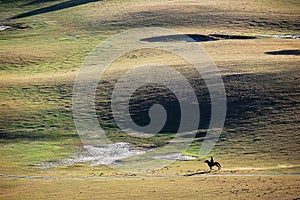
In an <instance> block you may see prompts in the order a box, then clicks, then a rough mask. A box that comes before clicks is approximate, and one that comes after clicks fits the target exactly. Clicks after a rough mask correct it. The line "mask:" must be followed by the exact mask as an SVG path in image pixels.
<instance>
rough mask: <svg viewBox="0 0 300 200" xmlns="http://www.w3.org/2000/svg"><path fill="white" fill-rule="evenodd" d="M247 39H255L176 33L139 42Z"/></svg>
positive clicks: (250, 37)
mask: <svg viewBox="0 0 300 200" xmlns="http://www.w3.org/2000/svg"><path fill="white" fill-rule="evenodd" d="M221 39H223V40H247V39H256V37H255V36H244V35H221V34H210V35H201V34H178V35H164V36H157V37H150V38H143V39H141V40H140V41H141V42H209V41H215V40H221Z"/></svg>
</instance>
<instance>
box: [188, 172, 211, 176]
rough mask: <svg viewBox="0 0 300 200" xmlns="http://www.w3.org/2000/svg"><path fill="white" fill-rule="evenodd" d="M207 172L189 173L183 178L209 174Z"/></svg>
mask: <svg viewBox="0 0 300 200" xmlns="http://www.w3.org/2000/svg"><path fill="white" fill-rule="evenodd" d="M209 173H210V172H209V171H202V172H196V173H190V174H184V175H183V176H195V175H201V174H209Z"/></svg>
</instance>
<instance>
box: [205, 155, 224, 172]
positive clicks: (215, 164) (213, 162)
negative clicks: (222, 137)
mask: <svg viewBox="0 0 300 200" xmlns="http://www.w3.org/2000/svg"><path fill="white" fill-rule="evenodd" d="M204 162H205V163H207V165H208V166H209V169H210V170H212V169H213V166H217V167H218V170H221V165H220V163H218V162H215V161H214V159H213V157H210V161H209V160H206V161H204Z"/></svg>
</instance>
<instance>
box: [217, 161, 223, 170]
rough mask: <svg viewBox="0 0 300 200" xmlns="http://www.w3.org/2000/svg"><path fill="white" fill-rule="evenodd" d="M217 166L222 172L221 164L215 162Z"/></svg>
mask: <svg viewBox="0 0 300 200" xmlns="http://www.w3.org/2000/svg"><path fill="white" fill-rule="evenodd" d="M215 164H216V166H217V167H218V170H220V169H221V168H222V166H221V165H220V163H218V162H215Z"/></svg>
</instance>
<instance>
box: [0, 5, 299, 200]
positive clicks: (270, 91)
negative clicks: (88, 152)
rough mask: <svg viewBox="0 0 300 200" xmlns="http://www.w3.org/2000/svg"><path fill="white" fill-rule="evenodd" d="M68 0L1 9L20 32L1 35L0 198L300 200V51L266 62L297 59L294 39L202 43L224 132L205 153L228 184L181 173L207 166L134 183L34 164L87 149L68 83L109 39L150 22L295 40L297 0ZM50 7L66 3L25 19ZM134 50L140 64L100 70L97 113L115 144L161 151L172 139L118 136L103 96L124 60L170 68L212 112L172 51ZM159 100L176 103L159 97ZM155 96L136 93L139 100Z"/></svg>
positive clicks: (184, 167)
mask: <svg viewBox="0 0 300 200" xmlns="http://www.w3.org/2000/svg"><path fill="white" fill-rule="evenodd" d="M30 2H31V3H30ZM64 2H66V1H61V0H58V1H46V0H45V1H29V0H27V1H26V0H17V1H9V0H4V1H1V2H0V25H1V24H4V25H11V26H13V27H15V28H12V29H6V30H4V31H0V44H1V49H0V64H1V65H0V99H1V103H0V113H1V114H0V142H1V150H0V153H1V158H0V163H1V166H0V174H4V175H3V176H2V177H1V183H0V185H1V196H0V198H1V199H53V198H55V197H60V198H63V199H87V198H88V197H89V198H95V199H125V198H127V199H149V198H151V199H161V198H163V199H176V198H177V199H178V198H187V199H199V198H200V199H202V198H209V197H211V198H217V199H218V198H221V199H232V198H233V197H234V198H237V199H256V198H257V199H259V198H263V199H276V198H277V199H296V198H299V197H300V193H299V191H300V189H299V188H300V186H299V177H298V176H299V175H298V173H299V167H300V164H299V161H300V157H299V155H298V154H299V150H300V146H299V143H300V135H299V130H300V125H299V116H300V113H299V108H300V106H299V100H300V94H299V85H300V82H299V77H300V74H299V73H300V71H299V61H300V60H299V53H294V54H284V53H283V54H273V55H272V54H268V52H278V51H281V50H296V51H295V52H299V45H300V42H299V39H277V38H272V37H258V38H257V39H249V40H225V39H222V40H217V41H213V42H203V43H201V44H199V45H201V46H202V47H203V48H204V49H205V50H206V51H207V52H208V53H209V55H210V56H211V58H212V60H213V61H214V62H215V63H216V65H217V66H218V68H219V69H220V72H221V74H222V78H223V80H224V84H225V88H226V93H227V101H228V105H227V106H228V108H227V110H228V111H227V117H226V122H225V127H224V130H223V132H222V135H221V138H220V140H219V142H218V143H217V144H216V146H215V148H214V149H213V151H212V152H211V155H214V156H215V157H216V158H217V159H218V160H219V161H220V162H221V163H222V165H223V166H224V170H223V171H221V172H220V174H219V175H224V176H214V175H216V174H213V175H206V174H204V175H197V174H196V175H194V176H191V177H184V176H183V175H184V174H188V173H196V172H197V171H198V172H199V171H204V170H206V166H205V165H204V163H203V160H200V161H199V160H197V161H188V162H175V163H173V164H172V165H171V166H169V167H168V168H164V169H162V170H158V171H155V172H152V173H150V172H149V173H146V172H144V173H141V174H136V175H135V176H133V175H132V174H125V173H122V172H118V171H115V170H113V169H111V168H109V167H108V166H98V167H92V166H90V165H89V163H82V164H77V165H73V166H59V167H53V168H50V169H42V168H37V167H36V166H37V165H38V164H40V163H44V162H53V161H59V160H61V159H64V158H69V157H72V156H74V155H75V154H76V152H79V151H82V145H81V141H80V139H79V137H78V135H77V133H76V130H75V126H74V122H73V119H72V89H73V83H74V80H75V76H76V74H77V72H78V70H79V68H80V66H81V63H82V62H83V61H84V59H85V57H86V56H87V54H88V53H89V52H90V51H91V50H92V49H93V48H95V47H96V45H98V44H99V43H100V42H101V41H102V40H104V39H105V38H108V37H110V36H112V35H114V34H116V33H119V32H121V31H123V30H127V29H129V28H135V27H145V26H147V27H148V26H162V27H167V28H172V29H175V30H177V31H179V32H182V33H184V34H203V35H209V34H224V35H243V36H258V35H263V34H298V35H299V34H300V33H299V20H300V19H299V14H298V13H299V6H300V5H299V2H298V1H297V0H288V1H279V0H259V1H254V0H253V1H252V0H250V1H249V0H248V1H246V0H238V1H235V2H234V4H233V2H232V1H229V0H228V1H227V0H225V1H221V0H220V1H219V0H217V1H213V0H208V1H161V0H160V1H158V0H154V1H151V2H147V1H144V0H126V1H119V0H106V1H94V2H92V1H78V2H79V4H78V5H73V6H71V5H70V4H64ZM80 2H81V3H80ZM53 5H62V7H60V8H61V9H57V10H55V11H52V10H51V9H50V10H49V9H48V10H49V12H42V13H40V14H34V15H32V16H27V17H20V16H22V15H20V14H22V13H27V14H28V15H29V14H30V11H32V10H38V9H41V8H45V7H50V8H52V9H53ZM51 6H52V7H51ZM18 15H19V17H17V16H18ZM13 17H15V18H14V19H9V18H13ZM131 54H132V55H133V54H134V58H135V59H130V58H132V55H131V56H130V55H129V56H128V55H125V56H124V57H122V58H120V59H119V60H118V62H116V63H114V65H113V66H112V68H111V71H108V72H107V73H106V77H105V78H106V82H105V84H103V85H101V84H100V85H99V86H98V90H97V92H98V93H97V94H98V96H97V97H98V101H99V102H102V103H99V104H98V107H97V112H98V114H99V122H100V124H102V126H104V127H105V129H106V130H107V131H108V132H109V137H110V138H111V139H113V140H114V141H124V138H125V140H126V141H129V142H131V143H134V144H136V145H141V144H145V143H146V144H151V145H154V146H161V145H164V144H165V142H167V141H168V139H169V137H168V135H167V136H165V137H157V138H152V139H150V140H138V139H135V138H130V137H127V136H126V135H125V136H124V134H122V133H120V130H118V128H117V127H116V125H115V123H114V122H113V120H112V115H111V111H110V105H109V95H110V94H111V88H113V86H114V84H115V81H116V80H117V79H118V77H119V76H120V75H121V74H122V73H123V72H124V71H125V69H124V67H123V66H124V63H125V64H126V66H130V64H136V63H144V62H147V61H149V60H152V61H153V60H155V61H158V62H166V63H171V65H173V67H174V68H176V69H177V70H179V71H180V72H181V73H182V74H184V75H185V76H186V77H188V78H189V80H191V83H192V85H193V87H194V88H195V90H196V93H197V95H198V97H199V98H200V99H201V100H202V103H203V104H204V105H207V103H208V102H207V96H205V94H206V93H205V85H204V84H203V81H202V80H201V79H199V77H197V76H195V73H194V71H193V70H192V69H191V68H189V67H187V66H186V65H185V63H183V62H182V61H181V60H179V59H178V58H175V57H172V55H169V54H163V53H162V52H157V51H151V50H149V51H138V52H133V53H131ZM170 56H171V57H170ZM126 70H128V69H126ZM146 89H147V88H146ZM154 91H155V90H154ZM159 94H160V95H161V96H164V97H165V98H172V96H171V95H170V94H169V93H168V92H167V91H165V90H160V91H159ZM151 95H153V93H151V92H148V93H147V92H145V93H141V94H138V93H137V96H136V98H137V99H138V98H140V97H143V98H152V96H151ZM103 102H104V103H103ZM208 104H209V103H208ZM135 106H136V107H139V104H138V103H137V104H136V105H135ZM204 117H205V116H204ZM171 128H172V127H171ZM204 128H205V127H204ZM169 131H170V130H169ZM200 144H201V137H199V138H198V140H196V142H195V143H194V144H193V145H192V146H191V147H190V149H189V150H188V151H187V152H185V153H186V154H188V155H197V152H198V150H199V145H200ZM253 174H254V175H253ZM279 174H280V176H279ZM281 174H284V175H281ZM6 175H17V176H24V175H26V176H34V177H35V176H38V177H50V179H49V180H44V179H40V178H32V177H31V178H30V177H27V178H23V179H22V178H20V177H15V178H14V177H7V176H6ZM234 175H238V176H234ZM249 175H251V176H249ZM252 175H253V176H252ZM220 195H222V197H220Z"/></svg>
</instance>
